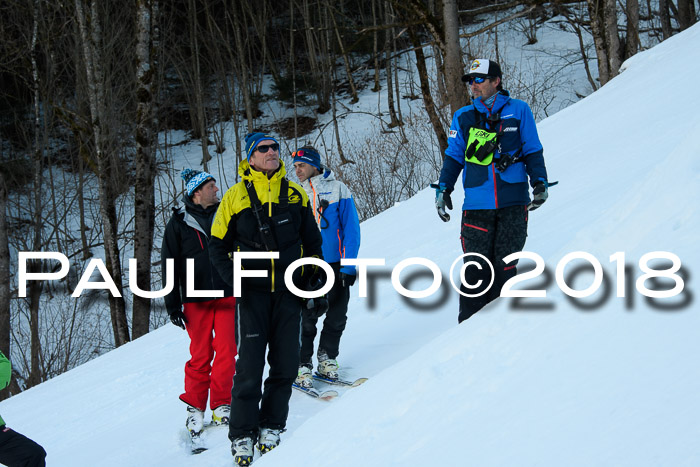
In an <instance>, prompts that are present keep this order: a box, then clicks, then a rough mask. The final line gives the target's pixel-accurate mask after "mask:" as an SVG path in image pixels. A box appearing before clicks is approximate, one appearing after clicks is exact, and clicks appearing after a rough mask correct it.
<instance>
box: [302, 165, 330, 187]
mask: <svg viewBox="0 0 700 467" xmlns="http://www.w3.org/2000/svg"><path fill="white" fill-rule="evenodd" d="M335 179H336V178H335V174H334V173H333V171H332V170H331V169H329V168H328V167H324V168H323V173H320V174H318V175H314V176H313V177H309V178H307V179H306V180H304V183H303V184H302V186H305V185H304V184H306V185H308V184H309V182H311V183H317V182H319V181H321V180H323V181H328V182H332V181H335Z"/></svg>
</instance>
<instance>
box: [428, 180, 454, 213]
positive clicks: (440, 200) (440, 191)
mask: <svg viewBox="0 0 700 467" xmlns="http://www.w3.org/2000/svg"><path fill="white" fill-rule="evenodd" d="M430 186H431V187H433V188H435V208H437V213H438V216H440V219H442V221H443V222H447V221H449V220H450V215H449V214H447V212H446V211H445V208H447V209H450V210H451V209H452V198H451V197H450V193H452V190H448V189H447V187H446V186H445V185H443V184H440V185H434V184H433V185H430Z"/></svg>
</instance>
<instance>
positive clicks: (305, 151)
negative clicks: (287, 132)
mask: <svg viewBox="0 0 700 467" xmlns="http://www.w3.org/2000/svg"><path fill="white" fill-rule="evenodd" d="M292 161H293V162H304V163H306V164H309V165H313V166H314V167H316V168H317V169H318V170H320V171H323V164H321V155H320V154H319V153H318V151H317V150H316V149H314V148H313V147H311V146H304V147H303V148H301V149H299V150H298V151H297V152H295V153H294V154H292Z"/></svg>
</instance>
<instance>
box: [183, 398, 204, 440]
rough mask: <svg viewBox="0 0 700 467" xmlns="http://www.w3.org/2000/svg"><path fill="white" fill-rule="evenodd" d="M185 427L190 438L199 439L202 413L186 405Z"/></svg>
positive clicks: (202, 421)
mask: <svg viewBox="0 0 700 467" xmlns="http://www.w3.org/2000/svg"><path fill="white" fill-rule="evenodd" d="M185 426H186V427H187V431H189V432H190V436H192V437H193V438H194V437H199V435H200V434H201V433H202V429H203V428H204V411H203V410H199V409H198V408H196V407H192V406H191V405H188V406H187V421H186V422H185Z"/></svg>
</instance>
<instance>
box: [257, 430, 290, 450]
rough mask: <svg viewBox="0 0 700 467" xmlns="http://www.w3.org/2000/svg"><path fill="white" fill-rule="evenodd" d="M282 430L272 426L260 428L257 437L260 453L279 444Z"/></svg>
mask: <svg viewBox="0 0 700 467" xmlns="http://www.w3.org/2000/svg"><path fill="white" fill-rule="evenodd" d="M283 431H284V430H277V429H274V428H261V429H260V437H259V438H258V449H259V450H260V454H265V453H267V452H270V451H272V450H273V449H275V448H276V447H277V446H278V445H279V444H280V433H282V432H283Z"/></svg>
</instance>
